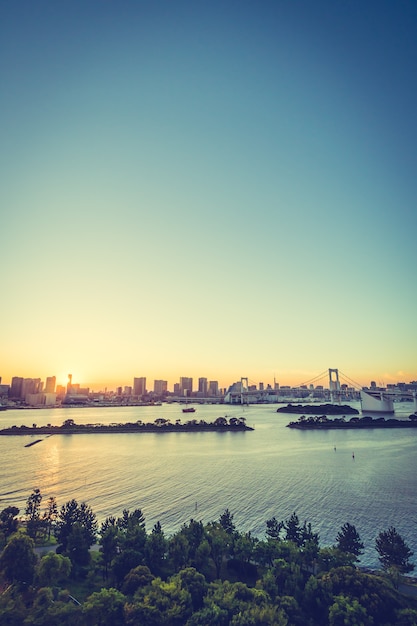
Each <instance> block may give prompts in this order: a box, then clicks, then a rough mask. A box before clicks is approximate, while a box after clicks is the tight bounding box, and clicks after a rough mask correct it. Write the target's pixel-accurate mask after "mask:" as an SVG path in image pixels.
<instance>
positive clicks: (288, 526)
mask: <svg viewBox="0 0 417 626" xmlns="http://www.w3.org/2000/svg"><path fill="white" fill-rule="evenodd" d="M284 529H285V539H286V541H292V542H293V543H295V545H297V546H300V545H301V543H302V536H301V526H300V521H299V519H298V515H297V514H296V513H293V514H292V515H291V516H290V517H289V518H288V519H287V520H285V522H284Z"/></svg>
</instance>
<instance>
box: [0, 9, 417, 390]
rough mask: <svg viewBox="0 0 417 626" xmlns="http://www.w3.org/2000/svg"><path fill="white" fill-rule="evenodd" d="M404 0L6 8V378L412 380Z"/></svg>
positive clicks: (413, 301)
mask: <svg viewBox="0 0 417 626" xmlns="http://www.w3.org/2000/svg"><path fill="white" fill-rule="evenodd" d="M416 32H417V4H416V3H415V2H414V0H409V1H405V0H399V1H397V2H391V1H389V2H388V1H384V0H379V1H378V2H377V1H375V2H374V1H367V2H363V1H359V0H351V1H349V2H347V1H342V0H337V1H333V0H332V1H330V0H328V1H322V0H317V1H316V2H310V0H274V1H270V0H262V1H260V2H255V1H254V0H251V1H248V0H239V1H238V0H222V1H219V0H210V2H195V1H192V2H191V1H183V0H176V1H175V2H172V0H169V1H168V0H153V1H151V0H148V1H145V0H144V1H141V0H136V1H133V0H131V1H127V0H121V1H120V2H112V1H110V0H100V1H98V0H91V1H89V0H84V1H82V2H81V1H77V0H63V1H60V2H55V1H52V0H51V1H46V0H38V1H37V2H33V1H32V0H21V1H19V2H15V1H11V0H3V1H2V2H1V4H0V91H1V98H0V111H1V115H0V212H1V213H0V233H1V245H0V267H1V296H0V302H1V305H0V376H1V377H2V382H3V383H8V382H10V381H11V378H12V377H13V376H23V377H40V378H42V379H45V378H46V377H47V376H53V375H55V376H56V377H57V382H58V383H65V382H66V380H67V375H68V373H72V375H73V382H79V383H81V384H89V385H90V386H92V387H93V388H94V387H95V388H96V389H98V388H99V387H103V386H104V385H106V386H109V387H111V386H118V385H130V384H132V381H133V377H138V376H146V378H147V380H148V387H151V384H152V381H153V380H154V379H163V380H168V381H169V388H172V387H173V384H174V382H177V381H178V380H179V377H180V376H191V377H193V378H194V379H197V378H198V377H200V376H201V377H207V378H208V379H209V380H218V381H219V383H220V385H221V386H228V385H229V384H231V383H232V382H234V381H236V380H240V378H241V377H248V378H249V381H251V382H255V383H257V382H260V381H262V382H264V383H265V384H267V383H272V382H273V381H274V379H275V380H276V381H277V382H279V383H280V384H282V385H285V384H302V383H304V382H306V381H308V380H311V379H313V378H314V377H316V376H317V375H318V374H319V373H321V372H323V371H325V370H326V369H327V368H338V369H339V370H340V371H341V372H343V373H344V374H346V376H348V377H349V378H350V379H352V380H353V381H355V382H356V381H357V382H358V383H359V384H364V385H366V384H369V382H370V381H371V380H375V381H377V382H378V383H382V384H387V383H392V382H394V383H395V382H398V381H405V382H409V381H411V380H417V323H416V320H417V315H416V314H417V290H416V270H417V246H416V226H417V211H416V198H417V176H416V164H417V117H416V113H415V112H416V111H417V82H416V75H417V38H416V36H415V34H416Z"/></svg>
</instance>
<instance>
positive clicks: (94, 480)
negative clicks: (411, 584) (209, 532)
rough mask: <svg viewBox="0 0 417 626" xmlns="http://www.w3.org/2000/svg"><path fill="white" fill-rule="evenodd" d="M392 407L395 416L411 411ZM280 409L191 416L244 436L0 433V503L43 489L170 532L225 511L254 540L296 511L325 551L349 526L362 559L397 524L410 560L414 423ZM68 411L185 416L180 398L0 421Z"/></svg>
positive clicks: (130, 417)
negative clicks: (306, 419) (232, 427)
mask: <svg viewBox="0 0 417 626" xmlns="http://www.w3.org/2000/svg"><path fill="white" fill-rule="evenodd" d="M397 406H398V408H397V409H396V413H397V415H396V416H397V417H401V416H406V415H408V414H409V413H411V412H412V409H411V405H407V404H405V405H397ZM276 408H277V406H276V405H272V406H265V405H261V406H259V405H258V406H251V407H248V408H245V410H244V411H243V410H242V409H239V408H236V407H229V406H226V405H222V406H214V405H203V406H199V407H198V408H197V411H196V413H195V414H194V415H193V416H191V417H193V418H194V417H195V418H197V419H200V418H201V419H205V420H207V421H211V420H213V419H215V418H216V417H218V416H219V415H228V416H231V415H235V416H244V417H246V420H247V424H248V425H249V426H253V427H254V428H255V430H254V431H253V432H244V433H165V434H159V435H158V434H155V433H143V434H114V435H108V434H97V435H54V436H51V437H47V438H44V439H43V441H42V442H41V443H38V444H36V445H34V446H31V447H30V448H25V447H24V445H25V444H26V443H28V442H29V441H31V440H33V439H35V438H39V436H38V437H36V436H35V437H33V436H30V435H28V436H22V437H0V459H1V474H0V509H3V508H5V507H6V506H8V505H16V506H18V507H19V508H20V509H21V511H22V512H23V510H24V508H25V502H26V499H27V497H28V495H29V494H30V492H31V491H32V489H33V488H35V487H39V488H40V490H41V492H42V494H43V496H44V499H45V501H46V499H47V498H48V497H49V496H52V495H53V496H55V497H56V498H57V501H58V505H59V506H60V505H62V504H63V503H65V502H66V501H67V500H69V499H70V498H76V499H77V500H78V501H79V502H80V501H86V502H87V503H88V504H89V505H90V506H91V507H92V508H93V510H94V512H95V513H96V515H97V517H98V519H99V521H102V520H103V519H104V518H105V517H106V516H108V515H116V516H117V515H120V514H121V512H122V510H123V509H124V508H128V509H134V508H140V509H142V511H143V513H144V515H145V517H146V523H147V528H148V530H149V531H150V530H151V528H152V526H153V524H154V523H155V522H156V521H158V520H159V521H160V522H161V524H162V527H163V529H164V531H165V533H166V534H168V535H169V534H170V533H172V532H174V531H176V530H178V529H179V527H180V526H181V524H183V523H184V522H187V521H189V519H190V518H191V517H194V518H196V519H199V520H200V519H201V520H202V521H203V522H204V523H206V522H208V521H211V520H215V519H218V518H219V516H220V515H221V513H222V512H223V511H224V509H225V508H229V509H230V511H231V512H232V513H233V514H234V521H235V523H236V525H237V527H238V529H239V530H240V531H251V532H252V533H254V534H255V535H257V536H258V537H260V538H263V537H264V536H265V521H266V520H267V519H270V518H271V517H272V516H275V517H277V519H286V518H287V517H289V515H291V513H292V512H293V511H295V512H296V513H297V514H298V516H299V518H300V520H301V521H304V519H306V520H307V521H309V522H311V524H312V526H313V530H315V531H317V532H319V534H320V543H321V545H322V546H324V545H332V544H333V543H334V542H335V537H336V534H337V532H338V530H339V529H340V527H341V526H342V524H344V523H345V522H350V523H351V524H355V526H356V528H357V530H358V532H359V534H360V535H361V538H362V541H363V542H364V543H365V547H366V553H365V554H364V556H363V557H362V564H365V565H369V566H377V564H378V560H377V554H376V552H375V549H374V545H375V537H376V535H377V534H378V533H379V532H380V531H381V530H386V529H387V528H388V527H389V526H395V527H396V528H397V530H398V532H400V534H401V535H402V536H403V537H404V539H405V540H406V541H407V543H408V545H409V546H410V548H411V549H412V550H413V551H414V552H415V557H414V563H416V565H417V559H416V557H417V540H416V525H417V499H416V496H415V494H416V487H417V429H415V430H414V429H412V430H366V431H355V430H346V431H338V432H335V431H321V432H320V431H298V430H292V429H289V428H286V427H285V425H286V424H287V423H288V422H289V421H290V420H292V419H296V417H294V416H289V415H285V414H282V413H276ZM68 417H71V418H73V419H74V421H75V422H76V423H79V424H81V423H84V424H87V423H97V422H100V423H113V422H128V421H131V422H134V421H136V420H138V419H141V420H142V421H145V422H146V421H152V422H153V421H154V420H155V419H156V418H158V417H164V418H169V419H171V421H173V422H175V420H176V419H178V418H180V419H182V420H183V421H185V420H186V419H188V418H189V416H186V415H183V414H182V412H181V408H180V406H178V405H163V406H159V407H126V408H88V409H75V408H73V409H49V410H48V409H39V410H8V411H5V412H4V413H1V414H0V428H5V427H6V426H11V425H13V424H17V425H20V424H26V425H31V424H32V423H34V422H36V424H38V425H44V424H47V423H52V424H62V422H63V421H64V420H65V419H68ZM335 447H336V450H335V449H334V448H335ZM353 452H354V454H355V458H354V459H353V458H352V453H353Z"/></svg>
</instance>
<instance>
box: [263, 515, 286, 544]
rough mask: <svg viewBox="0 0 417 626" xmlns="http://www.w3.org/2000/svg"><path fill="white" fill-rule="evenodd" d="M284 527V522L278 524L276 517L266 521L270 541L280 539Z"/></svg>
mask: <svg viewBox="0 0 417 626" xmlns="http://www.w3.org/2000/svg"><path fill="white" fill-rule="evenodd" d="M283 527H284V523H283V522H278V521H277V519H276V517H272V518H271V519H268V520H266V536H267V537H269V538H270V539H276V540H279V539H280V533H281V530H282V529H283Z"/></svg>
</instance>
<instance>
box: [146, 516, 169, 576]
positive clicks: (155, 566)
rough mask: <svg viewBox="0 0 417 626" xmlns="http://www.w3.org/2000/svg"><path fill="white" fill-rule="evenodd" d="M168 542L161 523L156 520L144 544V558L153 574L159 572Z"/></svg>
mask: <svg viewBox="0 0 417 626" xmlns="http://www.w3.org/2000/svg"><path fill="white" fill-rule="evenodd" d="M167 547H168V542H167V540H166V539H165V536H164V533H163V530H162V527H161V524H160V523H159V522H157V523H156V524H155V525H154V527H153V529H152V532H151V534H150V535H149V536H148V537H147V540H146V546H145V560H146V562H147V564H148V565H149V567H152V571H153V572H154V573H155V574H158V575H159V574H160V568H161V567H162V564H163V562H164V560H165V556H166V552H167Z"/></svg>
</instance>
